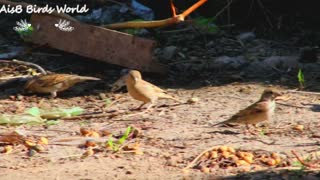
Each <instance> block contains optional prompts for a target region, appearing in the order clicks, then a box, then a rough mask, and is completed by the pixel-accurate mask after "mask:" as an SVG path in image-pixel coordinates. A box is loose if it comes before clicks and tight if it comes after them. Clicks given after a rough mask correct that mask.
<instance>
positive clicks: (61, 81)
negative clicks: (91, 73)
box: [24, 74, 101, 98]
mask: <svg viewBox="0 0 320 180" xmlns="http://www.w3.org/2000/svg"><path fill="white" fill-rule="evenodd" d="M87 80H93V81H98V80H101V79H99V78H96V77H88V76H78V75H73V74H42V75H39V76H35V77H33V78H32V79H30V80H29V81H27V83H26V84H25V86H24V90H25V91H26V92H29V93H48V94H49V93H50V94H51V97H52V98H55V97H56V96H57V92H61V91H64V90H67V89H69V88H70V87H72V86H74V85H75V84H77V83H79V82H83V81H87Z"/></svg>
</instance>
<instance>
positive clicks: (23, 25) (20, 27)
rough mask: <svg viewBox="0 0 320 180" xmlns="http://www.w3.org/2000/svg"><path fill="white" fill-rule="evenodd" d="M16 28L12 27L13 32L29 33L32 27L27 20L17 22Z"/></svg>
mask: <svg viewBox="0 0 320 180" xmlns="http://www.w3.org/2000/svg"><path fill="white" fill-rule="evenodd" d="M16 23H17V26H15V27H13V30H15V31H16V32H18V33H19V32H22V31H30V30H32V26H31V24H30V23H28V22H27V20H21V21H20V22H19V21H17V22H16Z"/></svg>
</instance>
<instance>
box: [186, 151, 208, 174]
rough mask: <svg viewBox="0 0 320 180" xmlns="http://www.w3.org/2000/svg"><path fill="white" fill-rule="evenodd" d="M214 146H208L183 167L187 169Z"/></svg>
mask: <svg viewBox="0 0 320 180" xmlns="http://www.w3.org/2000/svg"><path fill="white" fill-rule="evenodd" d="M213 148H214V147H211V148H208V149H206V150H204V151H202V152H201V153H200V154H199V155H198V156H197V157H196V158H194V159H193V161H191V162H190V163H189V164H188V165H187V166H186V167H185V168H184V169H189V168H190V167H193V166H194V165H195V163H196V162H197V161H198V160H199V159H200V158H201V157H202V156H203V155H204V154H205V153H206V152H209V151H212V149H213Z"/></svg>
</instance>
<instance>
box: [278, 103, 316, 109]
mask: <svg viewBox="0 0 320 180" xmlns="http://www.w3.org/2000/svg"><path fill="white" fill-rule="evenodd" d="M277 104H280V105H282V106H287V107H293V108H306V109H307V108H310V106H296V105H291V104H286V103H280V102H277Z"/></svg>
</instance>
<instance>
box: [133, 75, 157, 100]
mask: <svg viewBox="0 0 320 180" xmlns="http://www.w3.org/2000/svg"><path fill="white" fill-rule="evenodd" d="M135 89H136V91H137V92H138V93H139V94H141V95H142V96H144V97H147V98H149V99H154V98H155V97H157V96H158V93H159V92H157V91H159V90H158V89H157V86H155V85H153V84H151V83H148V82H146V81H143V80H141V81H138V82H136V84H135ZM159 89H160V88H159Z"/></svg>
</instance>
